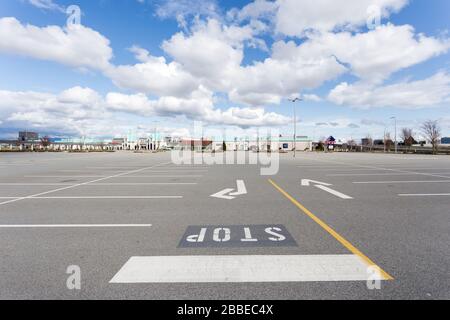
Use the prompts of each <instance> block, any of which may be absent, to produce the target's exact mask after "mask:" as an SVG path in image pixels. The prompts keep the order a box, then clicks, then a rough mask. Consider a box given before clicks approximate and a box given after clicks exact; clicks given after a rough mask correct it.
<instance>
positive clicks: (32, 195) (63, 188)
mask: <svg viewBox="0 0 450 320" xmlns="http://www.w3.org/2000/svg"><path fill="white" fill-rule="evenodd" d="M167 163H168V162H164V163H160V164H157V165H154V166H151V167H148V168H146V169H149V168H154V167H157V166H159V165H164V164H167ZM142 170H144V169H140V170H134V171H130V172H126V173H119V174H115V175H112V176H109V177H103V178H100V179H95V180H91V181H87V182H82V183H77V184H74V185H71V186H67V187H62V188H58V189H53V190H49V191H45V192H41V193H36V194H31V195H29V196H25V197H21V198H16V199H12V200H8V201H4V202H0V205H5V204H8V203H12V202H17V201H22V200H25V199H28V198H32V197H38V196H43V195H45V194H49V193H54V192H58V191H63V190H68V189H72V188H76V187H79V186H84V185H87V184H91V183H95V182H100V181H104V180H107V179H111V178H117V177H120V176H122V175H124V174H132V173H137V172H141V171H142Z"/></svg>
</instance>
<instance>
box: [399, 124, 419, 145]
mask: <svg viewBox="0 0 450 320" xmlns="http://www.w3.org/2000/svg"><path fill="white" fill-rule="evenodd" d="M401 137H402V139H403V143H404V145H405V147H408V149H410V148H411V146H412V145H413V144H415V143H417V142H416V140H415V139H414V131H413V130H412V129H410V128H403V129H402V133H401Z"/></svg>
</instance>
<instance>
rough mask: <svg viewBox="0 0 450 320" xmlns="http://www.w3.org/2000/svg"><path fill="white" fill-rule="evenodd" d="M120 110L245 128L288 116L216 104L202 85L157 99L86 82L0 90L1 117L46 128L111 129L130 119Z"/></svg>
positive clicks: (270, 123) (272, 123) (282, 121)
mask: <svg viewBox="0 0 450 320" xmlns="http://www.w3.org/2000/svg"><path fill="white" fill-rule="evenodd" d="M122 113H128V114H135V115H139V116H145V117H147V116H159V117H175V116H183V117H184V118H186V119H189V120H201V121H204V122H206V123H209V124H217V125H229V126H238V127H242V128H246V127H252V126H256V127H259V126H261V127H262V126H264V127H270V126H278V125H284V124H286V123H288V122H289V121H290V119H289V118H287V117H285V116H282V115H279V114H276V113H270V112H269V113H268V112H265V111H264V109H247V108H237V107H233V108H229V109H227V110H221V109H218V108H216V107H215V105H214V95H213V93H212V92H211V91H209V90H207V89H205V88H203V87H200V88H199V89H198V90H197V91H194V92H193V93H192V94H191V95H190V96H189V97H187V98H178V97H173V96H163V97H160V98H158V99H154V100H152V99H149V98H148V97H147V96H146V95H144V94H129V95H128V94H123V93H116V92H110V93H108V94H106V96H104V97H103V96H102V95H100V94H98V93H97V92H96V91H94V90H92V89H90V88H83V87H73V88H70V89H67V90H65V91H63V92H61V93H59V94H51V93H41V92H32V91H27V92H16V91H4V90H3V91H0V117H1V118H2V119H4V120H5V121H6V122H7V123H9V124H11V123H12V124H16V125H19V124H21V123H22V124H23V123H24V124H26V126H31V127H34V128H45V129H46V130H49V129H53V130H60V131H62V132H71V133H72V132H73V133H78V134H82V133H84V134H85V133H86V132H89V133H91V134H94V133H95V135H101V130H105V132H107V133H111V132H112V131H116V130H117V129H118V128H120V126H124V125H126V124H127V123H124V122H126V121H124V120H120V119H121V117H120V116H119V115H120V114H122ZM105 132H103V133H105Z"/></svg>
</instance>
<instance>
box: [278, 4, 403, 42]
mask: <svg viewBox="0 0 450 320" xmlns="http://www.w3.org/2000/svg"><path fill="white" fill-rule="evenodd" d="M277 4H278V12H277V15H276V31H277V32H279V33H282V34H284V35H287V36H304V35H305V31H308V30H317V31H321V32H329V31H334V30H336V29H341V30H342V29H355V28H357V27H359V26H361V25H364V24H366V21H367V19H368V17H369V15H368V8H369V7H371V6H377V7H378V8H379V9H380V13H381V15H382V17H384V18H386V17H389V16H390V14H392V13H395V12H398V11H399V10H400V9H402V8H403V7H404V6H405V5H406V4H408V0H315V1H298V0H278V1H277Z"/></svg>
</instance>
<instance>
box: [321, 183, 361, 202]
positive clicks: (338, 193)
mask: <svg viewBox="0 0 450 320" xmlns="http://www.w3.org/2000/svg"><path fill="white" fill-rule="evenodd" d="M315 187H316V188H319V189H321V190H323V191H326V192H328V193H331V194H332V195H335V196H336V197H338V198H341V199H345V200H350V199H353V198H352V197H350V196H348V195H346V194H343V193H341V192H339V191H336V190H333V189H331V188H329V187H326V186H323V185H315Z"/></svg>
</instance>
